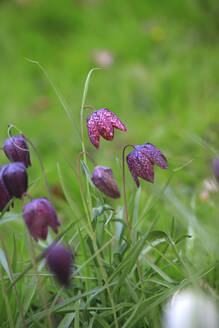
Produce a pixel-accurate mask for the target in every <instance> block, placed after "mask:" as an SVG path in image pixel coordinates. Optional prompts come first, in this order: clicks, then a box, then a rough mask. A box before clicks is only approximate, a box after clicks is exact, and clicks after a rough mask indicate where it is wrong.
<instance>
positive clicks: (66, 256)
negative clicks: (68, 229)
mask: <svg viewBox="0 0 219 328" xmlns="http://www.w3.org/2000/svg"><path fill="white" fill-rule="evenodd" d="M73 260H74V256H73V254H72V252H71V251H70V249H67V248H66V247H64V246H62V245H57V244H53V245H52V246H50V247H49V248H48V250H47V252H46V261H47V265H48V267H49V269H50V271H51V272H52V273H54V274H55V275H56V278H57V280H58V281H59V283H60V284H62V285H64V286H65V287H67V286H69V281H70V276H71V272H72V266H73Z"/></svg>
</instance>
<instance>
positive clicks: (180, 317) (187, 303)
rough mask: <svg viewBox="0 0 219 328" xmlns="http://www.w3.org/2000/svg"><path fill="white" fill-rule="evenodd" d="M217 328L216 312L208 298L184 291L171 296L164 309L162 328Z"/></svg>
mask: <svg viewBox="0 0 219 328" xmlns="http://www.w3.org/2000/svg"><path fill="white" fill-rule="evenodd" d="M185 327H186V328H201V327H208V328H217V327H219V321H218V315H217V310H216V306H215V304H214V302H213V301H212V300H211V298H209V297H208V296H206V295H204V294H201V293H198V292H196V291H193V290H185V291H182V292H180V293H179V294H176V295H175V296H173V298H172V300H171V301H170V303H169V304H168V305H167V307H166V313H165V316H164V328H185Z"/></svg>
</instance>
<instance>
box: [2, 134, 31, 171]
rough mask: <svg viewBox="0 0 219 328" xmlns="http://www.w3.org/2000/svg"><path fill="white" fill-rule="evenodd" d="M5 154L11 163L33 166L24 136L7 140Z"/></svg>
mask: <svg viewBox="0 0 219 328" xmlns="http://www.w3.org/2000/svg"><path fill="white" fill-rule="evenodd" d="M25 149H26V150H25ZM4 152H5V155H6V156H7V157H8V159H9V161H11V162H22V163H24V165H25V166H26V167H28V166H31V162H30V152H29V148H28V145H27V142H26V139H25V137H24V136H23V135H21V136H15V137H11V138H8V139H6V140H5V144H4Z"/></svg>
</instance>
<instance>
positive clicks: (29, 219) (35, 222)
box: [23, 197, 60, 241]
mask: <svg viewBox="0 0 219 328" xmlns="http://www.w3.org/2000/svg"><path fill="white" fill-rule="evenodd" d="M23 217H24V221H25V223H26V225H27V227H28V229H29V232H30V234H31V235H32V236H33V238H34V239H35V240H36V241H38V238H41V239H44V240H45V239H46V238H47V234H48V226H50V227H51V228H52V229H53V231H54V232H55V233H57V232H58V229H57V227H58V226H59V225H60V223H59V221H58V217H57V214H56V211H55V209H54V207H53V205H52V204H51V203H50V202H49V201H48V199H46V198H44V197H42V198H36V199H33V200H32V201H31V202H29V203H27V204H26V205H25V206H24V208H23Z"/></svg>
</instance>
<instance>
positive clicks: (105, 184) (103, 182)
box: [91, 166, 120, 198]
mask: <svg viewBox="0 0 219 328" xmlns="http://www.w3.org/2000/svg"><path fill="white" fill-rule="evenodd" d="M91 180H92V181H93V183H94V185H95V186H96V187H97V188H98V189H99V190H100V191H102V192H103V193H104V194H105V195H107V196H109V197H112V198H119V197H120V191H119V188H118V185H117V183H116V181H115V179H114V177H113V172H112V170H111V169H110V168H109V167H104V166H96V167H95V168H94V170H93V172H92V174H91Z"/></svg>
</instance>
